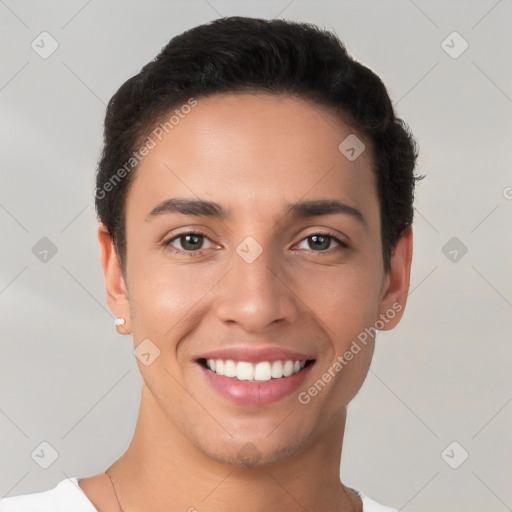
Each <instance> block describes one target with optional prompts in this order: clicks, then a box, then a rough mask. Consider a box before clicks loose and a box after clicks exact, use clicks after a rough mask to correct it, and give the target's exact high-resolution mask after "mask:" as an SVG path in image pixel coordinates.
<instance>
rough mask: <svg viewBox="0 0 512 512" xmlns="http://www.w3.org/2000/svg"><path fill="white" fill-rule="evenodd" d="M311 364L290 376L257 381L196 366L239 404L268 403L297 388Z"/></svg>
mask: <svg viewBox="0 0 512 512" xmlns="http://www.w3.org/2000/svg"><path fill="white" fill-rule="evenodd" d="M313 364H314V363H313ZM313 364H309V365H308V366H306V367H305V368H303V369H302V370H301V371H300V372H298V373H295V374H294V375H290V377H282V378H280V379H270V380H265V381H259V382H250V381H246V380H238V379H236V378H233V377H225V376H223V375H217V374H216V373H215V372H212V371H211V370H208V369H206V368H205V367H204V366H202V365H200V364H199V363H198V366H199V368H200V369H201V370H202V372H203V374H204V376H205V378H206V379H207V381H208V382H209V384H210V385H211V386H212V387H213V388H214V389H215V390H216V391H217V392H218V393H220V394H221V395H222V396H223V397H224V398H227V399H228V400H230V401H232V402H235V403H237V404H241V405H269V404H272V403H274V402H277V401H278V400H281V399H282V398H284V397H286V396H288V395H290V394H292V393H293V392H294V391H295V390H297V389H298V388H299V387H300V385H301V384H302V383H303V382H304V379H305V378H306V376H307V375H308V373H309V370H310V369H311V368H312V366H313Z"/></svg>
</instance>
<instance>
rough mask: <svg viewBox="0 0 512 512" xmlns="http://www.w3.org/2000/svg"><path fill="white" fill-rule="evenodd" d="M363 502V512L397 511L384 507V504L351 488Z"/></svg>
mask: <svg viewBox="0 0 512 512" xmlns="http://www.w3.org/2000/svg"><path fill="white" fill-rule="evenodd" d="M352 490H353V491H354V492H355V493H356V494H357V495H359V497H360V498H361V500H362V502H363V512H397V510H396V508H392V507H386V506H385V505H381V504H380V503H377V502H376V501H374V500H372V499H371V498H369V497H368V496H366V495H365V494H363V493H362V492H361V491H358V490H356V489H352Z"/></svg>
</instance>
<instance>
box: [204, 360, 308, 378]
mask: <svg viewBox="0 0 512 512" xmlns="http://www.w3.org/2000/svg"><path fill="white" fill-rule="evenodd" d="M197 362H198V363H199V364H200V365H201V366H202V367H203V368H206V369H207V370H209V371H211V372H212V373H215V374H217V375H220V376H223V377H231V378H233V379H237V380H241V381H247V382H265V381H269V380H277V379H286V378H287V377H291V376H292V375H296V374H297V373H299V372H301V371H302V370H303V369H304V368H307V367H308V366H311V365H312V364H314V363H315V359H307V360H303V361H297V360H292V359H288V360H278V361H260V362H258V363H250V362H248V361H234V360H232V359H204V358H201V359H198V360H197Z"/></svg>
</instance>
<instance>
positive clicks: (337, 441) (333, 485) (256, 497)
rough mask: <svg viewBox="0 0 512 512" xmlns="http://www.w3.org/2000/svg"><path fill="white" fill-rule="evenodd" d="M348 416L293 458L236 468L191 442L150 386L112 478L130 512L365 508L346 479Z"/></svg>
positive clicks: (345, 510) (338, 510) (341, 511)
mask: <svg viewBox="0 0 512 512" xmlns="http://www.w3.org/2000/svg"><path fill="white" fill-rule="evenodd" d="M345 419H346V414H345V411H344V412H343V415H342V416H341V417H340V418H338V419H337V420H336V421H335V422H333V425H332V426H331V427H330V428H329V430H328V431H327V433H326V434H325V435H322V436H321V439H320V440H319V441H318V442H316V443H314V444H313V445H312V446H310V447H307V448H304V449H303V450H302V451H301V453H299V454H295V455H294V456H293V457H292V458H289V459H288V460H285V461H282V462H279V463H276V464H273V465H271V466H262V467H251V468H247V467H235V466H228V465H226V464H222V463H220V462H218V461H215V460H212V459H211V458H210V457H208V456H206V455H205V454H203V453H202V452H200V451H199V450H198V449H197V448H196V447H195V446H193V445H192V444H191V443H190V442H189V441H188V440H187V439H185V438H184V437H183V436H182V434H181V433H180V432H179V431H178V429H176V427H175V426H174V425H172V424H171V423H170V422H169V421H168V420H167V419H166V418H165V417H164V416H163V414H162V413H161V411H160V410H159V409H158V407H156V406H155V403H154V402H153V398H152V396H151V393H150V391H149V390H148V389H147V387H146V386H143V389H142V397H141V405H140V411H139V417H138V420H137V425H136V428H135V433H134V436H133V438H132V441H131V443H130V446H129V447H128V449H127V450H126V452H125V453H124V454H123V455H122V456H121V457H120V458H119V459H118V460H117V461H116V462H115V463H114V464H113V465H112V469H111V471H110V474H111V475H112V477H113V479H114V482H115V487H116V490H117V494H118V499H119V501H120V504H121V507H122V509H123V511H124V512H142V511H148V510H149V511H151V512H164V511H165V512H169V511H188V512H221V511H222V512H235V511H236V512H238V511H239V510H240V509H241V508H243V509H246V510H251V511H255V512H260V511H261V512H268V511H269V510H286V511H288V512H303V511H304V510H307V511H309V512H316V511H318V512H320V511H322V512H331V511H332V512H334V511H336V512H349V511H356V510H361V505H360V500H359V498H357V497H356V496H355V494H354V493H352V492H351V491H349V490H348V489H347V488H346V487H345V486H343V484H342V483H341V482H340V478H339V470H340V469H339V468H340V458H341V449H342V442H343V432H344V427H345Z"/></svg>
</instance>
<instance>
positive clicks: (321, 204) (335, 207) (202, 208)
mask: <svg viewBox="0 0 512 512" xmlns="http://www.w3.org/2000/svg"><path fill="white" fill-rule="evenodd" d="M165 213H181V214H183V215H197V216H204V217H211V218H216V219H225V218H227V217H229V215H230V214H229V211H227V210H225V209H224V208H223V207H222V206H221V205H220V204H218V203H215V202H213V201H205V200H200V199H188V198H183V197H173V198H171V199H166V200H165V201H162V202H161V203H160V204H158V205H157V206H155V208H153V209H152V210H151V211H150V212H149V214H148V216H147V217H146V221H150V220H152V219H153V218H155V217H157V216H159V215H162V214H165ZM333 214H344V215H348V216H350V217H352V218H353V219H355V220H357V221H358V222H360V223H361V224H364V225H366V220H365V218H364V216H363V214H362V213H361V212H360V211H359V210H358V209H357V208H354V207H353V206H350V205H348V204H346V203H342V202H341V201H337V200H335V199H315V200H310V201H298V202H296V203H291V204H289V205H288V208H287V211H286V215H291V216H292V217H317V216H320V215H333Z"/></svg>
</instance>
